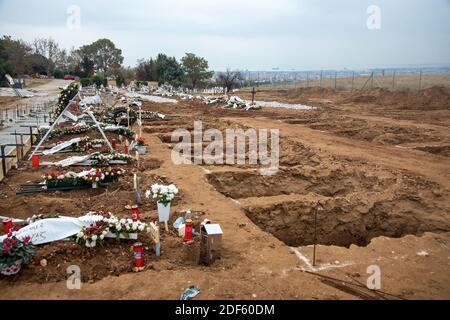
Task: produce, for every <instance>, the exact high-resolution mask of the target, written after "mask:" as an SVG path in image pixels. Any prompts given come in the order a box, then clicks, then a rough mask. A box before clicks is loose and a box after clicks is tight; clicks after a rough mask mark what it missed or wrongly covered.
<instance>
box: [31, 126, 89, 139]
mask: <svg viewBox="0 0 450 320" xmlns="http://www.w3.org/2000/svg"><path fill="white" fill-rule="evenodd" d="M47 130H48V129H44V130H40V131H39V133H40V134H41V135H42V134H45V132H47ZM90 130H92V127H91V126H88V125H74V126H71V127H62V128H57V129H54V130H53V131H52V132H50V135H49V137H50V138H58V137H61V136H64V135H68V134H80V133H85V132H88V131H90Z"/></svg>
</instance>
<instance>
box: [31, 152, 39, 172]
mask: <svg viewBox="0 0 450 320" xmlns="http://www.w3.org/2000/svg"><path fill="white" fill-rule="evenodd" d="M31 162H32V164H33V169H39V156H38V155H37V154H35V155H33V157H32V158H31Z"/></svg>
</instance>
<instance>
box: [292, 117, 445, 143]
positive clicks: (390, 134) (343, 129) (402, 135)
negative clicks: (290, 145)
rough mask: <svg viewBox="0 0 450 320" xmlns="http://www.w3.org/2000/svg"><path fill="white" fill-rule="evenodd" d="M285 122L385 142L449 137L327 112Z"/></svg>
mask: <svg viewBox="0 0 450 320" xmlns="http://www.w3.org/2000/svg"><path fill="white" fill-rule="evenodd" d="M284 122H286V123H289V124H299V125H306V126H307V127H309V128H311V129H315V130H320V131H327V132H331V133H333V134H335V135H337V136H341V137H348V138H353V139H358V140H365V141H369V142H374V143H380V144H385V145H399V144H404V143H436V142H441V141H445V140H446V139H447V137H445V136H443V135H442V134H441V133H440V132H438V131H437V130H433V129H423V128H418V127H414V126H391V125H386V124H379V123H376V122H369V121H367V120H362V119H354V118H351V117H347V116H337V115H333V116H330V115H328V114H325V113H324V114H321V115H319V117H311V115H305V118H289V119H285V120H284ZM423 151H426V150H423ZM426 152H427V151H426Z"/></svg>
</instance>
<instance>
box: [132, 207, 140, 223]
mask: <svg viewBox="0 0 450 320" xmlns="http://www.w3.org/2000/svg"><path fill="white" fill-rule="evenodd" d="M131 219H132V220H133V221H138V220H139V208H138V206H137V205H134V206H131Z"/></svg>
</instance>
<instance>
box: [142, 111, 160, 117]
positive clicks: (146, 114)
mask: <svg viewBox="0 0 450 320" xmlns="http://www.w3.org/2000/svg"><path fill="white" fill-rule="evenodd" d="M140 112H141V118H142V119H165V118H166V115H165V114H162V113H159V112H153V111H140Z"/></svg>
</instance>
